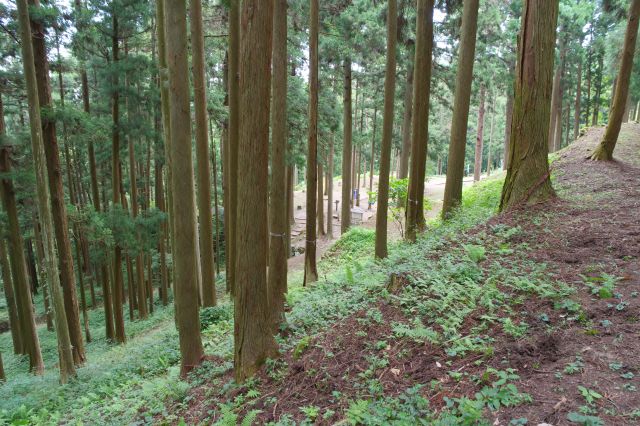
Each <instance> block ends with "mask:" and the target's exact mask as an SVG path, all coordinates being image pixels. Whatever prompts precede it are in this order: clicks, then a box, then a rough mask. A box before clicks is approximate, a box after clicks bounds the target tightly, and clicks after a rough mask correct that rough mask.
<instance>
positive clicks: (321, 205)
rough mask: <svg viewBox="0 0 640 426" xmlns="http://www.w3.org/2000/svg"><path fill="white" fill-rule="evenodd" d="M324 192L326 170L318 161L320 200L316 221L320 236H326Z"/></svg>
mask: <svg viewBox="0 0 640 426" xmlns="http://www.w3.org/2000/svg"><path fill="white" fill-rule="evenodd" d="M323 192H324V170H323V167H322V163H321V162H320V161H318V199H317V202H318V203H317V204H318V206H317V215H316V219H317V220H318V224H317V228H316V229H317V230H318V235H319V236H324V235H326V233H325V232H324V198H323V195H322V193H323Z"/></svg>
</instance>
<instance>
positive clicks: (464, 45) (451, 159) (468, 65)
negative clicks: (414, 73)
mask: <svg viewBox="0 0 640 426" xmlns="http://www.w3.org/2000/svg"><path fill="white" fill-rule="evenodd" d="M479 3H480V2H479V0H469V1H466V2H464V9H463V11H462V26H461V28H460V34H461V35H460V45H459V48H458V71H457V74H456V90H455V95H454V101H453V117H452V119H451V137H450V139H449V156H448V157H447V179H446V182H445V186H444V198H443V204H442V217H444V218H446V217H447V216H448V215H450V214H451V211H452V210H453V209H454V208H455V207H456V206H458V205H459V204H460V201H461V200H462V180H463V178H464V160H465V150H466V147H467V123H468V121H469V103H470V100H471V82H472V79H473V62H474V58H475V51H476V32H477V29H478V7H479Z"/></svg>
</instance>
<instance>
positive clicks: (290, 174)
mask: <svg viewBox="0 0 640 426" xmlns="http://www.w3.org/2000/svg"><path fill="white" fill-rule="evenodd" d="M295 172H296V169H295V166H293V165H288V166H287V217H288V218H289V221H288V222H287V259H288V258H289V257H291V227H292V226H293V224H294V223H296V220H295V217H294V211H293V209H294V205H293V189H294V184H293V179H294V175H295Z"/></svg>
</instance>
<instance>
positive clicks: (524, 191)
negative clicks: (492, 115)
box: [500, 0, 559, 211]
mask: <svg viewBox="0 0 640 426" xmlns="http://www.w3.org/2000/svg"><path fill="white" fill-rule="evenodd" d="M523 6H524V7H523V13H522V25H521V30H520V45H519V48H518V62H517V67H516V79H515V96H514V107H513V122H514V123H517V125H515V124H514V126H513V128H512V133H511V142H510V149H509V168H508V170H507V177H506V179H505V183H504V186H503V188H502V197H501V200H500V210H501V211H502V210H509V209H511V208H514V207H516V206H518V205H520V204H522V203H533V202H537V201H539V200H543V199H545V198H548V197H551V196H553V195H554V191H553V188H552V186H551V179H550V178H549V164H548V161H547V155H548V147H549V145H548V141H547V140H545V139H544V138H545V137H547V138H548V137H549V125H550V120H549V114H550V109H551V89H552V78H553V50H554V49H553V47H554V45H555V37H556V23H557V19H558V7H559V6H558V2H557V1H555V0H535V1H534V0H525V2H524V5H523Z"/></svg>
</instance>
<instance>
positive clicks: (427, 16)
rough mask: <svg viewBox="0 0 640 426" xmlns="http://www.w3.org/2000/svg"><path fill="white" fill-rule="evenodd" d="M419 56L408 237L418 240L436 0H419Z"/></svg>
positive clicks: (422, 197) (414, 82)
mask: <svg viewBox="0 0 640 426" xmlns="http://www.w3.org/2000/svg"><path fill="white" fill-rule="evenodd" d="M417 12H418V13H417V24H416V54H415V60H414V71H413V119H412V133H411V170H410V172H409V191H408V197H407V198H408V199H407V213H406V215H407V219H406V222H407V225H406V228H407V232H406V238H407V240H409V241H415V240H416V236H417V233H418V231H421V230H422V229H424V226H425V220H424V179H425V172H426V170H425V167H426V161H427V141H428V137H429V129H428V125H429V95H430V91H431V61H432V58H431V50H432V47H433V0H418V10H417Z"/></svg>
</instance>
